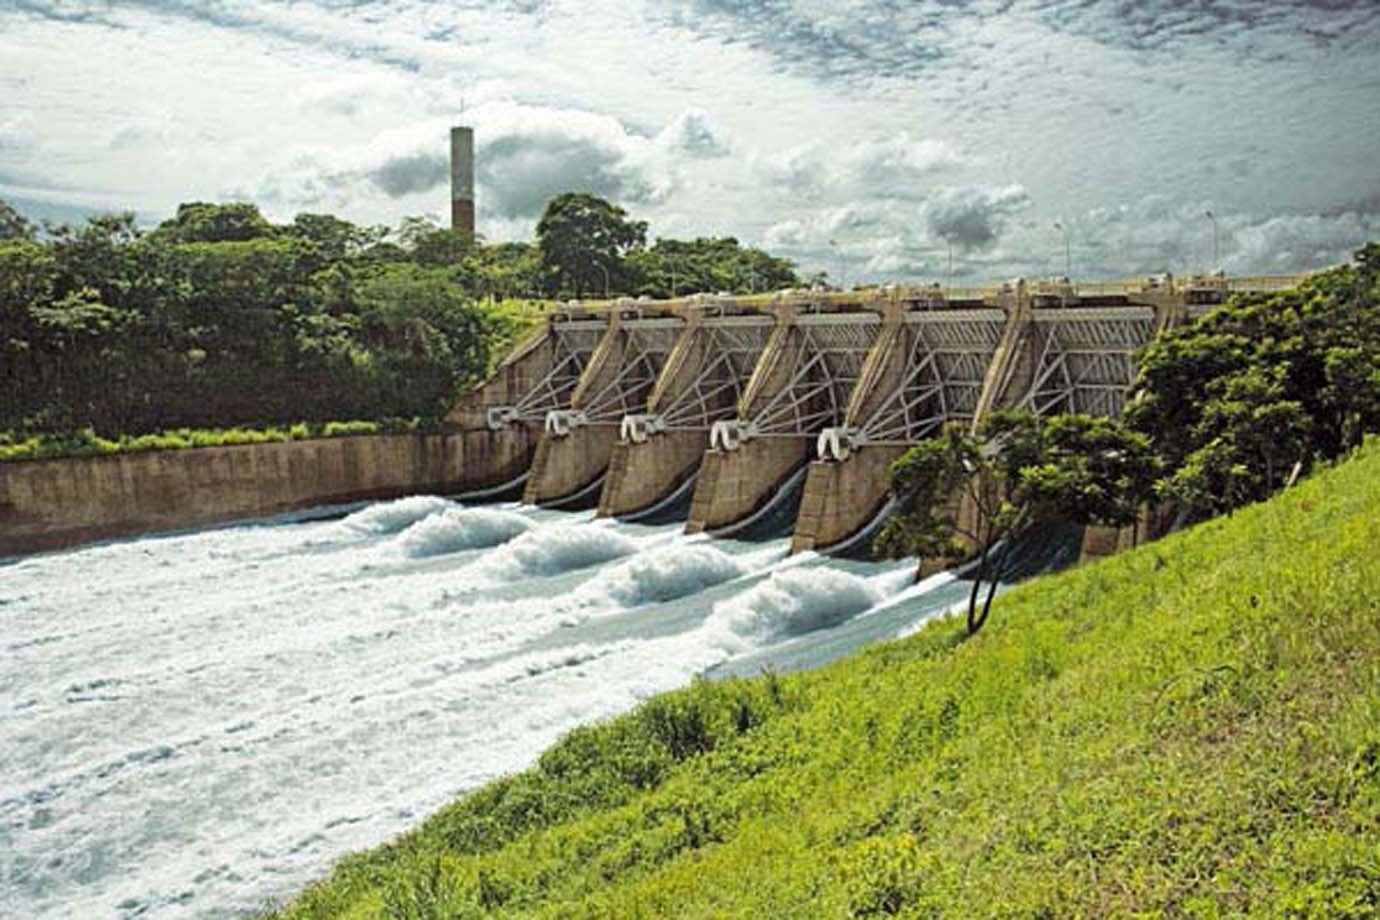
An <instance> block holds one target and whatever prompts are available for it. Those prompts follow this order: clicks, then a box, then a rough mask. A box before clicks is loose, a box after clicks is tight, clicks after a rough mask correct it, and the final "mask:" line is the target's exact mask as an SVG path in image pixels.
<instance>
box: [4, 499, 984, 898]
mask: <svg viewBox="0 0 1380 920" xmlns="http://www.w3.org/2000/svg"><path fill="white" fill-rule="evenodd" d="M912 570H913V569H912V564H911V563H903V564H877V563H868V562H858V561H847V560H837V559H827V558H823V557H819V556H815V555H812V554H803V555H797V556H788V555H787V541H786V540H785V539H784V538H781V537H778V538H775V539H766V540H761V541H757V542H739V541H732V540H710V539H707V538H703V537H688V536H686V535H684V534H683V533H682V528H681V525H680V524H679V523H668V524H663V525H658V526H649V525H638V524H624V523H617V522H613V521H609V520H595V519H594V518H593V513H592V512H575V513H567V512H554V511H545V510H540V509H535V508H531V507H528V506H521V505H515V504H514V505H497V506H494V505H490V506H484V507H465V506H462V505H461V504H458V503H455V502H453V501H448V500H446V499H443V498H439V497H430V496H420V497H412V498H406V499H401V500H398V501H392V502H381V503H377V504H373V505H369V506H367V507H363V508H359V509H356V510H354V511H353V512H352V513H349V514H348V515H344V516H341V515H339V514H337V515H335V516H333V517H329V518H322V517H313V516H312V515H303V516H299V517H295V518H284V519H278V520H273V521H263V522H255V523H251V524H242V525H237V526H227V527H218V528H212V529H206V530H200V531H196V532H189V533H181V534H175V535H164V536H153V537H145V538H138V539H131V540H124V541H118V542H112V543H108V544H103V545H98V546H92V547H87V548H84V549H79V550H75V551H71V552H64V553H53V554H47V555H42V556H34V557H29V558H25V559H21V560H17V561H15V560H12V561H10V562H9V564H4V565H0V650H3V655H0V752H3V756H0V916H4V917H34V918H47V917H54V918H55V917H70V916H86V917H136V916H137V917H158V918H165V917H166V918H182V917H224V916H236V915H242V914H252V913H254V912H255V911H258V910H260V909H262V908H264V907H266V906H268V905H270V904H272V903H275V902H277V901H281V900H283V899H286V898H289V897H291V895H292V894H293V893H294V892H295V891H297V890H299V889H300V888H301V887H302V886H304V885H305V884H307V883H308V882H310V881H311V880H313V879H315V878H318V877H320V876H322V875H324V874H325V873H326V872H328V871H329V868H330V866H331V864H332V862H333V861H334V860H336V859H337V858H339V857H340V856H341V855H343V854H345V853H347V852H350V851H352V850H357V849H361V848H364V847H369V846H372V845H375V844H378V843H381V842H383V841H385V840H387V839H389V838H390V837H393V836H395V835H396V834H398V833H400V832H402V831H404V830H406V829H408V828H410V827H413V826H415V825H416V824H417V823H418V822H419V821H421V820H422V819H423V818H424V817H425V816H426V815H427V814H428V813H429V812H431V811H433V810H434V809H436V808H437V807H439V806H440V805H442V804H443V803H445V802H446V801H447V800H449V799H452V798H454V797H455V796H457V795H459V794H461V793H463V792H465V791H466V790H469V789H473V788H474V787H475V786H477V785H479V784H481V783H483V782H485V781H486V780H489V779H492V778H494V777H497V776H499V775H502V774H505V773H509V772H512V771H515V770H520V769H522V768H523V767H525V766H527V765H529V764H530V763H532V762H533V760H534V759H535V758H536V756H537V755H538V754H539V753H540V752H541V751H542V750H543V749H544V748H546V747H547V746H549V745H550V744H551V743H552V742H553V741H555V740H556V739H557V738H558V737H560V735H561V734H562V733H563V732H565V731H567V730H569V729H570V728H572V727H573V726H575V725H578V724H580V723H584V722H589V721H591V720H594V719H599V718H604V717H607V716H611V715H614V714H616V713H620V712H624V711H626V710H628V709H629V708H631V707H633V706H635V705H636V704H637V703H638V702H639V701H640V700H642V699H645V698H646V697H648V696H649V695H651V694H654V693H657V692H660V691H663V690H668V689H671V688H674V687H679V686H682V685H684V684H686V683H687V682H688V681H689V680H690V679H691V678H692V677H694V676H695V675H697V674H701V673H707V674H709V675H710V676H715V675H723V674H753V673H757V672H759V671H760V670H761V669H763V668H765V667H772V668H776V669H778V670H786V669H793V668H801V667H813V666H817V665H820V664H822V663H824V662H827V661H830V660H832V659H834V658H837V657H839V656H840V655H844V654H847V653H848V652H850V651H852V650H854V649H856V648H858V647H859V646H861V645H863V644H866V643H868V642H873V641H877V640H879V639H884V638H890V637H894V636H897V635H900V634H903V633H906V632H908V631H911V630H913V629H915V628H916V627H917V626H918V625H919V624H920V623H922V622H924V621H925V620H926V619H928V618H930V617H932V616H934V615H935V614H936V613H939V612H942V611H944V610H946V609H948V608H950V607H951V606H952V605H953V604H955V603H956V602H957V601H959V600H960V599H961V597H962V596H963V595H964V592H965V591H966V587H967V586H966V584H965V583H963V582H960V581H956V580H954V578H953V577H952V576H950V575H938V576H935V577H934V578H931V579H929V580H927V581H926V582H924V583H922V584H920V585H915V584H913V579H912V576H911V573H912Z"/></svg>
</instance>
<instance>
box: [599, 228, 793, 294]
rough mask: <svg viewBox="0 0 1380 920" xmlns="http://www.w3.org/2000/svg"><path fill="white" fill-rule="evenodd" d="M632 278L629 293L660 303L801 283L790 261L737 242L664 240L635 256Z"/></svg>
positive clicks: (628, 263) (630, 262) (629, 277)
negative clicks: (664, 300) (659, 299)
mask: <svg viewBox="0 0 1380 920" xmlns="http://www.w3.org/2000/svg"><path fill="white" fill-rule="evenodd" d="M626 273H627V283H628V288H627V290H628V292H629V293H632V294H636V295H646V296H649V297H656V298H666V297H671V296H685V295H689V294H699V293H705V292H708V293H717V292H720V291H731V292H734V293H739V294H748V293H755V292H759V291H761V292H766V291H776V290H780V289H782V288H790V287H798V286H799V285H800V283H801V282H800V279H799V278H797V277H796V274H795V266H794V265H792V264H791V263H790V262H789V261H787V260H785V259H778V258H776V257H774V256H770V255H768V254H767V253H765V252H763V251H762V250H760V249H756V248H752V247H743V246H740V245H739V243H738V241H737V240H736V239H733V238H732V237H710V238H700V239H696V240H692V241H689V242H683V241H681V240H667V239H658V240H657V241H656V243H655V245H653V246H652V247H651V248H649V249H638V250H634V251H633V252H631V253H629V255H628V257H627V260H626Z"/></svg>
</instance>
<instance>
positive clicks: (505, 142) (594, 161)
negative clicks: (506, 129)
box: [476, 131, 648, 217]
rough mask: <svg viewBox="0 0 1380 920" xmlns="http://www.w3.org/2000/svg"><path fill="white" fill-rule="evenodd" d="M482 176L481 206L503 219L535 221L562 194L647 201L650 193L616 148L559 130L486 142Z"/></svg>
mask: <svg viewBox="0 0 1380 920" xmlns="http://www.w3.org/2000/svg"><path fill="white" fill-rule="evenodd" d="M476 169H477V173H478V178H479V182H480V184H481V186H482V189H483V198H482V206H483V207H484V208H485V209H486V210H487V211H491V212H493V213H494V214H496V215H498V216H500V217H534V216H536V215H538V214H540V213H541V210H542V208H543V207H544V206H545V205H546V202H547V201H549V200H550V199H551V198H552V197H553V196H555V195H558V194H560V193H561V192H568V191H579V192H592V193H593V194H596V195H600V196H602V197H605V198H616V199H624V200H633V201H639V200H646V198H647V197H648V190H647V187H646V185H645V184H643V183H639V182H638V181H637V180H636V177H635V176H631V175H629V173H628V171H627V170H625V169H624V168H623V155H622V153H621V152H620V151H618V150H617V149H614V148H612V147H610V146H605V145H602V144H600V143H598V142H597V141H594V140H591V139H589V138H579V137H571V136H569V135H566V134H562V133H561V132H558V131H550V132H534V133H530V134H521V135H510V136H507V137H500V138H497V139H495V140H492V141H488V142H485V143H481V144H480V147H479V151H478V164H477V167H476Z"/></svg>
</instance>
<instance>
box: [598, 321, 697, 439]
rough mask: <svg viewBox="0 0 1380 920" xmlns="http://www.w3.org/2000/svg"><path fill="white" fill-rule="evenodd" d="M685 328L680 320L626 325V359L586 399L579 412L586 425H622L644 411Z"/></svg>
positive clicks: (624, 331) (624, 349)
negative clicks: (649, 396) (668, 357)
mask: <svg viewBox="0 0 1380 920" xmlns="http://www.w3.org/2000/svg"><path fill="white" fill-rule="evenodd" d="M682 328H684V326H683V324H682V322H681V321H680V320H678V319H645V320H630V321H627V322H624V323H623V325H622V326H621V327H620V332H621V333H622V335H624V336H625V337H626V341H625V343H624V347H623V359H622V361H621V363H620V364H619V366H618V370H617V372H616V373H614V375H613V376H612V377H611V378H609V380H608V381H607V382H606V383H604V384H603V385H602V386H600V387H599V388H598V389H596V390H594V391H593V392H591V393H589V394H586V395H583V396H582V397H581V399H580V406H579V408H578V410H577V411H579V412H581V413H582V414H583V415H582V418H581V421H582V422H584V423H586V424H598V423H603V424H608V423H610V422H618V421H620V420H621V419H622V418H623V416H624V415H626V414H627V413H629V412H636V411H641V410H642V409H644V408H645V407H646V405H647V396H648V395H649V394H650V393H651V391H652V387H653V386H654V385H655V384H656V378H657V376H658V375H659V374H660V373H661V369H662V367H664V366H665V364H666V358H667V356H668V355H669V354H670V353H671V349H672V348H673V347H674V346H675V344H676V338H677V336H679V335H680V333H681V329H682Z"/></svg>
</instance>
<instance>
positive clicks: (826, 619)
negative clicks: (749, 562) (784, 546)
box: [704, 566, 884, 653]
mask: <svg viewBox="0 0 1380 920" xmlns="http://www.w3.org/2000/svg"><path fill="white" fill-rule="evenodd" d="M883 597H884V595H883V594H882V592H881V591H880V590H878V589H877V587H876V586H874V585H872V584H871V583H870V582H869V581H868V580H867V579H866V578H860V577H859V576H857V575H852V574H849V573H847V572H840V571H837V570H834V569H829V568H802V567H800V566H792V567H789V568H785V569H778V570H777V571H775V572H773V573H772V574H771V576H770V577H769V578H767V579H765V580H763V581H761V582H758V583H757V584H755V585H753V586H752V587H751V588H749V589H748V590H747V591H745V592H743V593H742V594H740V595H737V596H735V597H731V598H729V599H727V600H724V601H720V602H719V603H718V604H716V605H715V607H714V612H713V613H712V614H710V616H709V619H708V620H707V621H706V622H705V625H704V629H705V630H706V631H707V632H708V633H709V634H710V635H712V636H713V637H714V641H716V642H717V643H718V644H719V645H721V647H723V648H724V649H726V650H728V651H731V652H735V653H740V652H746V651H749V650H751V649H753V648H756V647H760V646H763V645H767V644H770V643H772V642H776V641H780V640H783V639H789V638H793V637H795V636H801V635H804V634H806V633H810V632H814V631H816V630H821V629H827V628H829V627H831V626H837V625H839V624H840V623H843V622H845V621H847V620H850V619H853V618H854V617H856V616H858V615H860V614H862V613H864V612H866V611H867V610H869V609H870V608H872V607H873V606H875V605H876V604H878V603H879V602H880V601H881V600H882V599H883Z"/></svg>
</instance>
